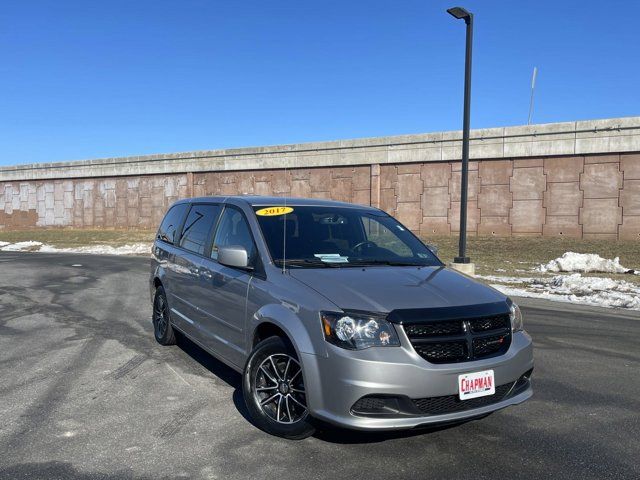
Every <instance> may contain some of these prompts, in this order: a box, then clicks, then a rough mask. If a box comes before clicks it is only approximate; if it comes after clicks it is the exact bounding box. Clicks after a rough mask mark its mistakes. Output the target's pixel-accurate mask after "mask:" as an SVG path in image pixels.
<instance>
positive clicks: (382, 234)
mask: <svg viewBox="0 0 640 480" xmlns="http://www.w3.org/2000/svg"><path fill="white" fill-rule="evenodd" d="M362 226H363V227H364V231H365V235H366V236H367V240H368V241H370V242H373V243H375V244H376V245H377V246H378V247H381V248H385V249H387V250H389V251H391V252H393V253H394V254H396V255H399V256H401V257H412V256H413V252H412V251H411V249H410V248H409V246H408V245H407V244H406V243H405V242H403V241H402V240H400V238H399V237H398V236H397V235H396V234H395V233H394V232H393V231H391V230H389V229H388V228H387V227H385V226H384V225H382V224H381V223H380V222H378V221H377V220H376V219H374V218H372V217H362ZM398 228H401V227H400V226H399V225H398Z"/></svg>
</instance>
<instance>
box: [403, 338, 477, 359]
mask: <svg viewBox="0 0 640 480" xmlns="http://www.w3.org/2000/svg"><path fill="white" fill-rule="evenodd" d="M414 348H415V349H416V352H418V355H420V356H421V357H422V358H425V359H427V360H429V361H430V362H432V363H449V362H460V361H462V360H464V359H465V358H466V357H467V348H466V342H442V343H431V342H429V343H422V344H417V345H414Z"/></svg>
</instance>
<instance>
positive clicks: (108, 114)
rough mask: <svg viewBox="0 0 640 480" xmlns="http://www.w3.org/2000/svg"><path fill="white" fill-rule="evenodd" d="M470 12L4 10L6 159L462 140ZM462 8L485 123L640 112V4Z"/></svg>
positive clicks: (476, 120)
mask: <svg viewBox="0 0 640 480" xmlns="http://www.w3.org/2000/svg"><path fill="white" fill-rule="evenodd" d="M456 4H457V3H456V2H455V1H454V0H452V1H446V2H443V1H439V0H438V1H435V0H434V1H431V0H420V1H403V0H396V1H377V0H367V1H355V0H341V1H334V0H324V1H314V2H311V1H306V0H296V1H278V0H272V1H265V0H259V1H243V0H233V1H230V0H225V1H216V0H209V1H205V0H200V1H196V0H181V1H178V0H175V1H165V0H151V1H147V0H136V1H130V0H126V1H125V0H109V1H101V2H98V1H86V0H78V1H65V0H56V1H50V0H47V1H33V0H30V1H7V2H3V5H2V8H1V9H0V165H12V164H18V163H32V162H46V161H59V160H75V159H86V158H100V157H109V156H125V155H138V154H147V153H162V152H177V151H188V150H207V149H215V148H225V147H241V146H255V145H267V144H282V143H297V142H307V141H316V140H318V141H319V140H334V139H342V138H357V137H370V136H379V135H394V134H404V133H417V132H430V131H440V130H453V129H459V128H460V127H461V124H462V92H463V70H464V22H463V21H456V20H455V19H454V18H453V17H450V16H449V15H448V14H447V13H446V12H445V10H446V8H448V7H451V6H454V5H456ZM459 5H460V6H464V7H466V8H467V9H469V10H470V11H472V12H474V13H475V38H474V40H475V41H474V67H473V92H472V93H473V100H472V117H471V126H472V128H481V127H494V126H505V125H519V124H525V123H526V121H527V113H528V108H529V93H530V82H531V73H532V70H533V67H534V66H537V67H538V69H539V74H538V82H537V87H536V101H535V111H534V116H533V119H534V122H535V123H544V122H556V121H571V120H580V119H596V118H607V117H619V116H630V115H638V114H640V88H639V87H640V61H639V54H638V51H639V50H638V46H639V45H640V35H639V33H638V26H637V22H638V18H640V2H637V1H624V2H622V1H611V0H607V1H594V0H581V1H567V0H562V1H559V0H555V1H543V0H536V1H520V0H518V1H516V0H511V1H507V0H505V1H489V0H482V1H479V0H465V1H463V2H460V3H459Z"/></svg>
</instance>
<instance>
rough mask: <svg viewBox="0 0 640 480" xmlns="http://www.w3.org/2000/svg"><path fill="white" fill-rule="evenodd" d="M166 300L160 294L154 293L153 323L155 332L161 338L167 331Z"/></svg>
mask: <svg viewBox="0 0 640 480" xmlns="http://www.w3.org/2000/svg"><path fill="white" fill-rule="evenodd" d="M167 318H168V314H167V302H166V301H165V299H164V296H162V295H156V301H155V303H154V305H153V324H154V326H155V328H156V334H157V336H158V337H159V338H162V337H163V336H164V334H165V333H166V332H167V325H168V322H167Z"/></svg>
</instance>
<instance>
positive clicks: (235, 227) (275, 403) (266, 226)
mask: <svg viewBox="0 0 640 480" xmlns="http://www.w3.org/2000/svg"><path fill="white" fill-rule="evenodd" d="M150 287H151V297H152V300H153V325H154V331H155V338H156V340H157V341H158V342H159V343H161V344H162V345H170V344H173V343H175V338H176V332H179V333H180V334H183V335H185V336H186V337H188V338H189V339H191V340H192V341H193V342H195V343H196V344H198V345H199V346H201V347H202V348H203V349H205V350H206V351H208V352H209V353H211V354H212V355H213V356H215V357H217V358H218V359H219V360H220V361H222V362H224V363H226V364H227V365H229V366H230V367H232V368H234V369H235V370H237V371H238V372H240V373H241V374H242V379H243V380H242V388H243V394H244V399H245V402H246V405H247V409H248V411H249V413H250V415H251V417H252V419H253V421H254V422H255V424H256V425H257V426H258V427H260V428H262V429H263V430H265V431H267V432H269V433H271V434H274V435H278V436H282V437H286V438H294V439H298V438H304V437H307V436H309V435H311V434H312V433H313V432H314V425H316V421H323V422H328V423H330V424H334V425H338V426H342V427H348V428H353V429H360V430H392V429H406V428H414V427H420V426H426V425H431V424H438V423H443V422H446V423H450V422H461V421H464V420H469V419H474V418H480V417H483V416H486V415H488V414H489V413H491V412H493V411H495V410H498V409H501V408H504V407H507V406H509V405H514V404H517V403H521V402H523V401H525V400H526V399H528V398H529V397H530V396H531V394H532V390H531V383H530V377H531V373H532V371H533V346H532V342H531V337H530V336H529V335H528V334H527V333H526V332H525V331H524V330H523V325H522V315H521V313H520V309H519V308H518V306H517V305H516V304H515V303H513V301H511V299H509V298H508V297H506V296H505V295H503V294H501V293H500V292H498V291H496V290H494V289H493V288H490V287H488V286H486V285H484V284H482V283H480V282H478V281H476V280H474V279H472V278H470V277H467V276H465V275H462V274H460V273H458V272H456V271H453V270H451V269H449V268H447V267H446V266H445V265H443V263H442V262H441V261H440V260H439V259H438V258H437V256H436V255H435V254H434V253H433V252H432V250H431V249H430V248H429V247H428V246H426V245H425V244H424V243H422V242H421V241H420V240H419V239H418V238H417V237H416V236H415V235H414V234H413V233H411V231H410V230H409V229H407V228H406V227H404V226H403V225H402V224H400V223H399V222H398V221H397V220H395V219H394V218H393V217H391V216H389V215H388V214H387V213H385V212H383V211H382V210H379V209H377V208H372V207H367V206H361V205H353V204H349V203H342V202H334V201H327V200H318V199H294V198H277V197H260V196H233V197H207V198H194V199H188V200H182V201H179V202H177V203H175V204H174V205H173V206H172V207H171V208H170V209H169V211H168V212H167V214H166V216H165V217H164V220H163V221H162V224H161V225H160V228H159V230H158V234H157V238H156V240H155V243H154V246H153V257H152V261H151V276H150Z"/></svg>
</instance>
